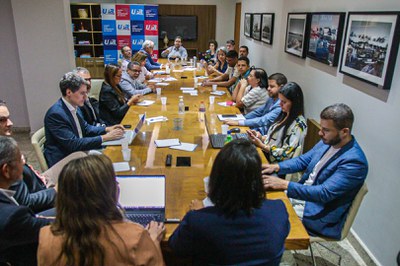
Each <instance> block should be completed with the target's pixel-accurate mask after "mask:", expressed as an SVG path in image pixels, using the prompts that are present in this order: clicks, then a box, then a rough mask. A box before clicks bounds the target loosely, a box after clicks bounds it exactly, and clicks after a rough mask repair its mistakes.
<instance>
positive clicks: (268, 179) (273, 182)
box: [262, 175, 289, 190]
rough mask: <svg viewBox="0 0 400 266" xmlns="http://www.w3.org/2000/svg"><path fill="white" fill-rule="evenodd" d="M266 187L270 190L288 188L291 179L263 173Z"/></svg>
mask: <svg viewBox="0 0 400 266" xmlns="http://www.w3.org/2000/svg"><path fill="white" fill-rule="evenodd" d="M262 179H263V184H264V189H266V190H267V189H269V190H286V189H287V188H288V186H289V181H287V180H285V179H282V178H279V177H276V176H270V175H263V176H262Z"/></svg>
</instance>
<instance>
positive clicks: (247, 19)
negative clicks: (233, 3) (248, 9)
mask: <svg viewBox="0 0 400 266" xmlns="http://www.w3.org/2000/svg"><path fill="white" fill-rule="evenodd" d="M252 18H253V14H251V13H246V14H244V36H246V37H251V25H252V24H251V20H252Z"/></svg>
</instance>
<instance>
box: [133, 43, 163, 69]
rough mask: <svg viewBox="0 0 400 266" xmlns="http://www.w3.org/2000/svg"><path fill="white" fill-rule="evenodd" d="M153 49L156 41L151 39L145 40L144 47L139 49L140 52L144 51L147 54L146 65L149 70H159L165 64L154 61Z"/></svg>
mask: <svg viewBox="0 0 400 266" xmlns="http://www.w3.org/2000/svg"><path fill="white" fill-rule="evenodd" d="M153 49H154V42H153V41H150V40H145V41H144V42H143V44H142V49H140V50H139V52H142V53H144V54H145V55H146V56H147V58H146V64H145V65H144V66H145V68H146V69H147V70H148V71H151V70H159V69H162V68H163V64H160V63H158V62H154V60H153V58H152V57H151V56H152V54H153Z"/></svg>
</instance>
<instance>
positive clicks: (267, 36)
mask: <svg viewBox="0 0 400 266" xmlns="http://www.w3.org/2000/svg"><path fill="white" fill-rule="evenodd" d="M274 20H275V14H274V13H262V14H261V41H262V42H264V43H267V44H272V41H273V39H274Z"/></svg>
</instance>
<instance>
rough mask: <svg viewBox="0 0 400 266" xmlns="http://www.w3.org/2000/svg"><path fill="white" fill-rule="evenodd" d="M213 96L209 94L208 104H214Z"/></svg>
mask: <svg viewBox="0 0 400 266" xmlns="http://www.w3.org/2000/svg"><path fill="white" fill-rule="evenodd" d="M214 101H215V96H210V104H214Z"/></svg>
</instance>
